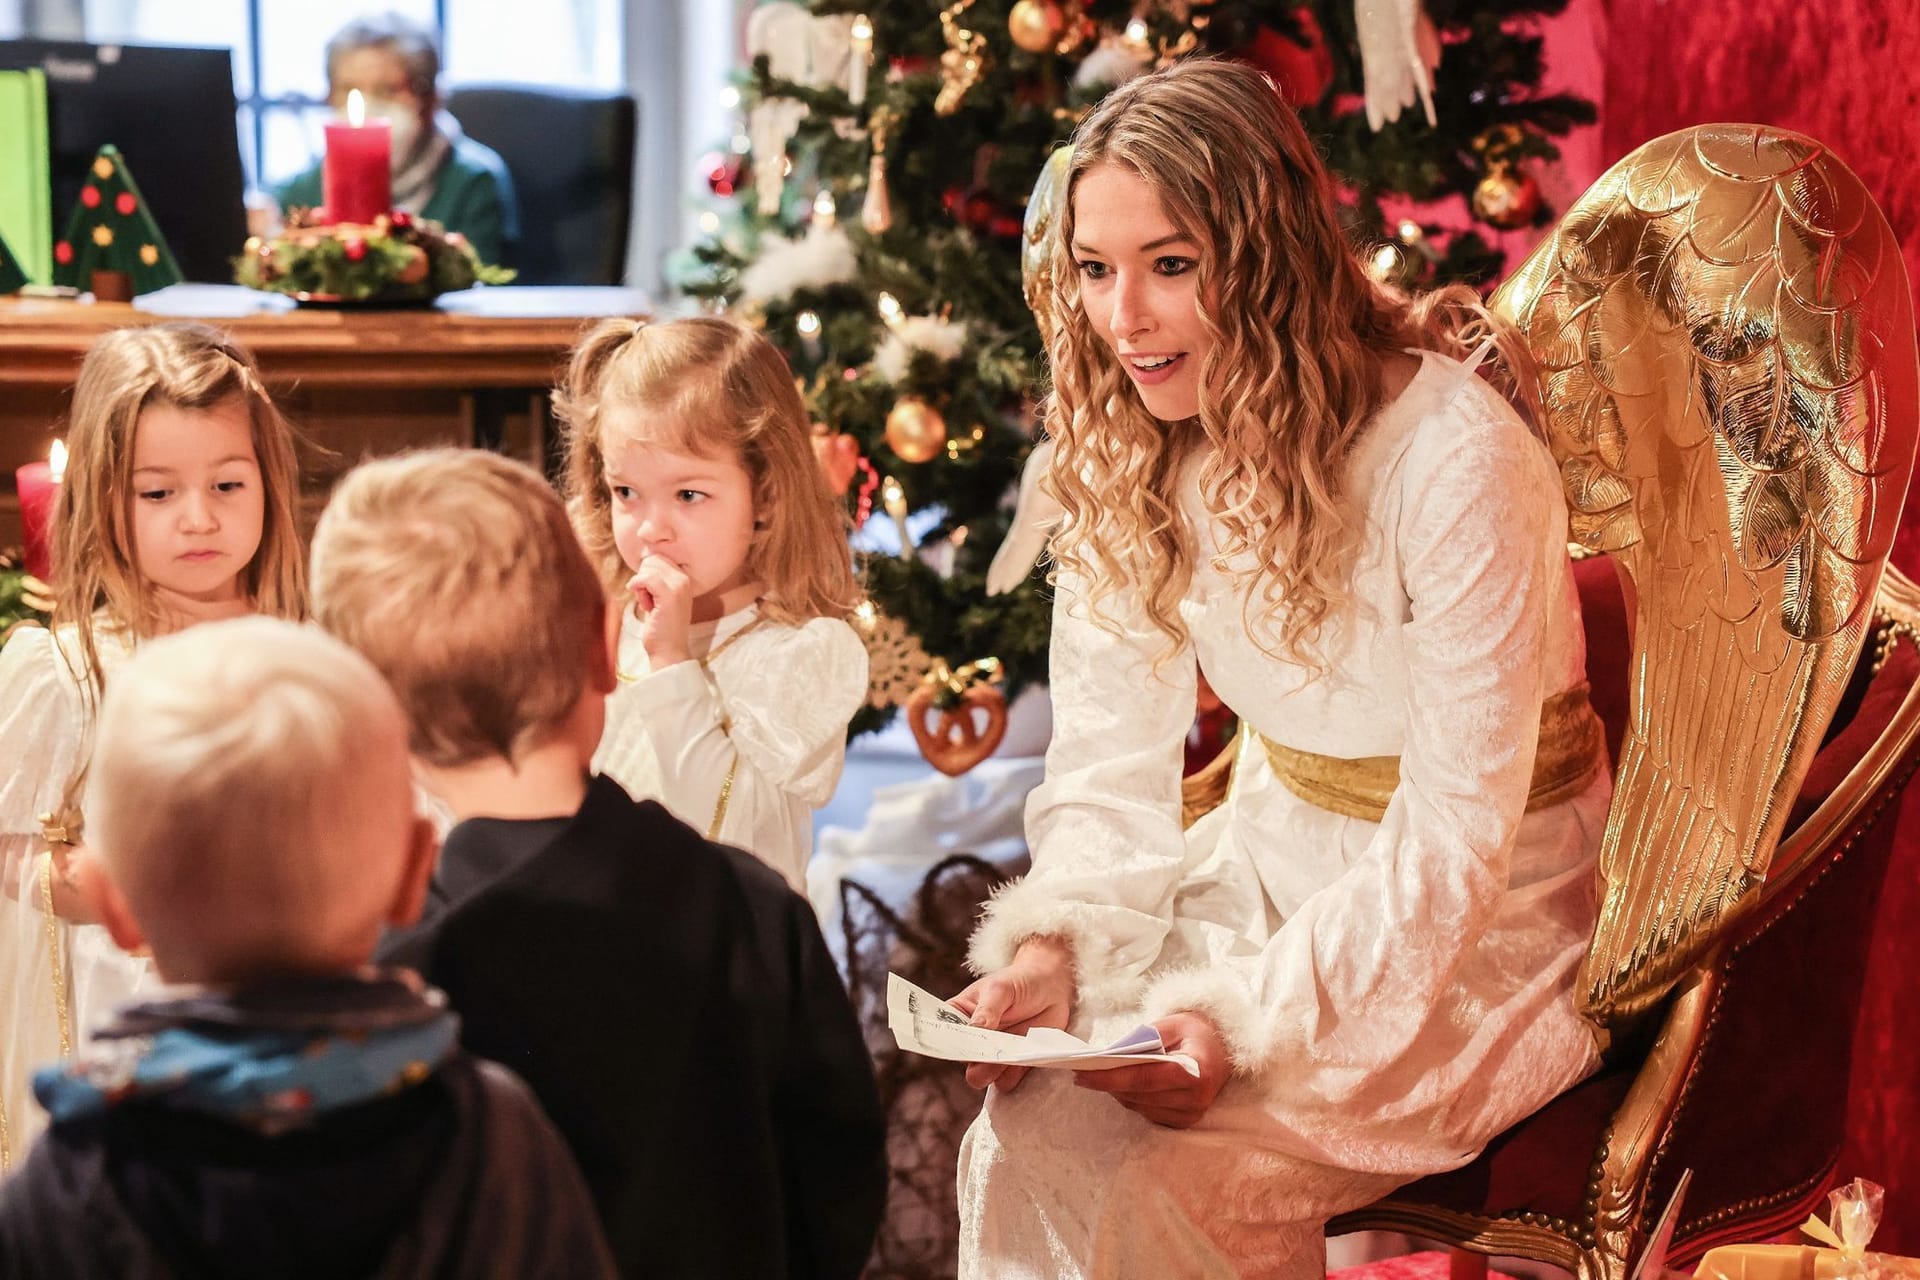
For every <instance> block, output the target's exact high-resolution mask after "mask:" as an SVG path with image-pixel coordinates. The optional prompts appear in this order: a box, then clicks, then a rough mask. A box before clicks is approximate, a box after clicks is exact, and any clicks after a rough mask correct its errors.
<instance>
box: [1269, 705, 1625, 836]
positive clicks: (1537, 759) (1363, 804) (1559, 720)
mask: <svg viewBox="0 0 1920 1280" xmlns="http://www.w3.org/2000/svg"><path fill="white" fill-rule="evenodd" d="M1256 736H1257V737H1259V739H1260V744H1261V745H1262V746H1263V747H1265V748H1266V751H1267V763H1268V764H1270V765H1272V766H1273V774H1274V776H1275V777H1276V778H1278V779H1279V780H1280V784H1281V785H1282V786H1284V787H1285V788H1286V789H1287V790H1289V791H1291V792H1293V794H1295V795H1296V796H1299V797H1300V798H1301V799H1302V800H1305V801H1306V802H1307V803H1308V804H1313V805H1318V806H1319V807H1320V808H1322V809H1329V810H1332V811H1333V812H1334V813H1340V814H1345V815H1346V816H1347V817H1349V818H1365V819H1366V820H1367V821H1369V822H1378V821H1380V820H1381V819H1382V818H1384V817H1386V815H1387V804H1388V802H1389V801H1391V800H1392V799H1393V793H1394V792H1395V791H1396V790H1398V789H1399V787H1400V757H1399V756H1363V757H1361V758H1360V759H1358V760H1343V759H1340V758H1339V757H1337V756H1323V755H1316V754H1315V753H1313V752H1311V751H1296V750H1294V749H1293V748H1292V747H1287V746H1282V745H1281V744H1280V743H1278V742H1275V741H1274V740H1273V739H1271V738H1269V737H1267V736H1266V735H1264V734H1259V735H1256ZM1603 738H1604V730H1603V729H1602V727H1601V724H1600V717H1599V716H1597V715H1595V714H1594V712H1593V705H1592V704H1591V703H1590V702H1588V701H1587V685H1586V682H1585V681H1582V682H1581V683H1579V684H1577V685H1575V686H1574V687H1573V688H1571V689H1568V690H1565V691H1564V692H1561V693H1556V694H1554V695H1553V696H1552V697H1551V698H1548V699H1547V700H1546V702H1545V703H1544V704H1543V705H1542V706H1541V708H1540V749H1539V752H1538V754H1536V755H1535V756H1534V760H1533V786H1532V787H1531V788H1529V789H1528V791H1527V812H1528V813H1532V812H1533V811H1534V810H1536V809H1545V808H1547V807H1549V806H1551V805H1556V804H1560V803H1562V802H1564V801H1567V800H1571V799H1573V797H1575V796H1577V795H1579V794H1580V793H1581V792H1582V791H1585V790H1586V789H1587V786H1588V784H1590V783H1591V782H1592V781H1593V779H1594V775H1595V774H1597V773H1599V771H1600V754H1601V752H1600V747H1601V742H1602V741H1603Z"/></svg>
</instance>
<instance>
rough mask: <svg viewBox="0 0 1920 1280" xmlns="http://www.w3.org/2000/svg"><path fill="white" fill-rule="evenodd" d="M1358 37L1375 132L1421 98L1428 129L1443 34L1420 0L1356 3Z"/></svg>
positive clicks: (1432, 117)
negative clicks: (1435, 72) (1434, 79)
mask: <svg viewBox="0 0 1920 1280" xmlns="http://www.w3.org/2000/svg"><path fill="white" fill-rule="evenodd" d="M1353 17H1354V22H1355V24H1356V25H1357V26H1358V27H1359V32H1360V69H1361V74H1362V77H1363V79H1364V80H1365V82H1366V99H1367V123H1368V124H1369V125H1370V126H1372V128H1373V131H1374V132H1375V133H1378V132H1380V129H1381V126H1383V125H1385V124H1387V123H1389V122H1390V121H1394V120H1398V119H1399V118H1400V113H1401V112H1402V111H1403V110H1405V109H1406V108H1408V107H1411V106H1412V105H1413V102H1414V98H1415V95H1418V97H1419V100H1420V106H1421V107H1422V109H1423V110H1425V112H1426V115H1427V123H1428V124H1429V125H1432V124H1436V123H1438V119H1437V117H1436V116H1435V115H1434V112H1433V73H1434V71H1435V69H1436V68H1438V67H1439V65H1440V34H1439V32H1437V31H1435V30H1434V29H1433V22H1432V21H1431V20H1430V19H1429V18H1428V17H1427V13H1426V9H1425V8H1424V7H1423V6H1422V5H1421V3H1420V0H1354V3H1353Z"/></svg>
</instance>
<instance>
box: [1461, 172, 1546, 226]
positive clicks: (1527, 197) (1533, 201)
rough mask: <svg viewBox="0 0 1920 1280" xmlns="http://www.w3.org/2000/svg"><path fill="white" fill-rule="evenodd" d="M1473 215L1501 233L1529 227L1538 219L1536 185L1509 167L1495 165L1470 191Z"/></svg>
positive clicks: (1529, 177) (1521, 173) (1538, 205)
mask: <svg viewBox="0 0 1920 1280" xmlns="http://www.w3.org/2000/svg"><path fill="white" fill-rule="evenodd" d="M1473 212H1474V214H1475V215H1476V216H1478V217H1480V218H1483V219H1485V220H1486V221H1487V222H1489V223H1491V224H1493V225H1494V226H1496V227H1499V228H1500V229H1501V230H1502V231H1515V230H1518V229H1519V228H1521V227H1525V226H1530V225H1531V224H1532V223H1533V220H1534V219H1535V218H1537V217H1539V216H1540V184H1539V183H1538V182H1536V181H1534V177H1533V175H1532V174H1530V173H1524V172H1521V171H1520V170H1518V169H1516V168H1514V167H1513V166H1512V165H1507V164H1500V165H1495V166H1494V168H1493V172H1491V173H1489V174H1488V175H1487V176H1486V177H1484V178H1482V179H1480V184H1479V185H1478V186H1476V187H1475V188H1474V189H1473Z"/></svg>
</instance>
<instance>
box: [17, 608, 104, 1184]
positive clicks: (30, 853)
mask: <svg viewBox="0 0 1920 1280" xmlns="http://www.w3.org/2000/svg"><path fill="white" fill-rule="evenodd" d="M82 717H83V708H82V707H81V704H80V692H79V687H78V686H77V685H76V683H75V681H74V678H73V676H72V675H70V674H69V673H68V672H67V670H66V668H65V666H64V664H63V662H62V660H61V657H60V655H59V653H58V651H57V650H56V649H55V647H54V643H53V636H52V634H51V633H50V632H48V631H46V630H44V629H42V628H39V627H22V628H20V629H19V630H17V631H15V632H14V633H13V637H12V638H11V639H10V640H8V642H7V645H6V648H5V650H4V651H0V1002H4V1003H0V1015H3V1016H0V1107H4V1108H5V1118H6V1120H7V1129H8V1144H7V1145H8V1151H7V1155H8V1156H9V1157H10V1158H11V1162H12V1163H13V1164H15V1165H17V1164H18V1163H19V1162H20V1161H22V1160H24V1159H25V1158H26V1153H27V1150H28V1148H29V1147H30V1146H31V1145H32V1143H33V1139H34V1137H35V1135H37V1134H38V1133H39V1132H40V1131H41V1130H42V1129H43V1128H44V1127H45V1125H46V1117H45V1114H44V1113H43V1112H41V1110H40V1108H39V1105H38V1104H37V1103H35V1102H34V1100H33V1092H32V1079H33V1072H34V1070H35V1069H36V1068H39V1067H42V1066H46V1065H48V1064H50V1063H52V1062H55V1061H57V1060H58V1059H59V1057H60V1036H59V1031H60V1023H59V1016H58V1005H57V1003H56V999H55V994H54V988H53V973H52V969H51V952H50V951H49V950H48V948H47V932H46V920H45V917H44V916H43V914H42V912H41V908H40V899H39V896H38V893H39V884H40V881H39V878H38V876H37V875H36V874H35V871H36V869H37V864H38V862H39V859H40V855H41V854H42V853H43V852H45V850H46V847H47V845H46V841H45V840H44V839H43V838H42V836H41V826H40V815H41V814H43V813H47V812H50V811H52V810H54V809H57V808H59V807H60V804H61V799H62V797H63V795H64V794H65V791H66V786H67V780H68V776H69V775H70V773H71V772H72V770H73V768H74V765H75V763H76V762H77V761H78V759H79V755H80V748H81V740H82V737H83V734H84V727H85V726H84V721H83V718H82ZM55 928H56V937H58V938H60V939H61V940H62V941H63V942H64V940H65V939H66V937H67V932H68V931H67V927H66V926H65V925H64V924H60V925H56V926H55ZM69 1016H70V1017H71V1014H70V1015H69Z"/></svg>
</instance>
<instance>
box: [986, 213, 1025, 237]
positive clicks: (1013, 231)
mask: <svg viewBox="0 0 1920 1280" xmlns="http://www.w3.org/2000/svg"><path fill="white" fill-rule="evenodd" d="M1020 229H1021V228H1020V219H1018V218H1016V217H1013V216H1012V215H1011V214H1005V213H997V214H995V215H994V216H993V219H992V221H990V222H988V223H987V234H988V235H990V236H999V237H1001V238H1002V239H1007V240H1011V239H1013V238H1014V237H1016V236H1018V235H1019V234H1020Z"/></svg>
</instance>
